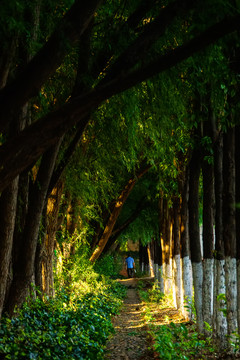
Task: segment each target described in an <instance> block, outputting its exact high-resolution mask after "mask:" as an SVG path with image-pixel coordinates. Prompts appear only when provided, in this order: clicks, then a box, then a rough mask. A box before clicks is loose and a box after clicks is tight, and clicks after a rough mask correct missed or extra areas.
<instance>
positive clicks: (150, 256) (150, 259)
mask: <svg viewBox="0 0 240 360" xmlns="http://www.w3.org/2000/svg"><path fill="white" fill-rule="evenodd" d="M147 253H148V263H149V275H150V276H151V277H154V276H155V274H154V262H153V258H154V257H153V249H152V243H149V244H148V245H147Z"/></svg>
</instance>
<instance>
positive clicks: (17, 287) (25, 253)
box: [5, 141, 60, 316]
mask: <svg viewBox="0 0 240 360" xmlns="http://www.w3.org/2000/svg"><path fill="white" fill-rule="evenodd" d="M59 146H60V141H59V143H58V146H55V147H54V148H53V149H50V150H49V151H48V152H47V153H46V154H45V155H44V156H43V158H42V161H41V165H40V168H39V171H38V175H37V178H36V181H35V184H34V188H33V191H32V192H31V194H30V198H29V207H28V215H27V218H26V223H25V228H24V231H23V234H22V244H21V248H20V252H19V254H18V256H17V258H16V259H15V262H14V264H13V281H12V284H11V287H10V291H9V296H8V298H7V302H6V305H5V308H6V312H7V313H8V314H9V315H10V316H12V315H13V312H14V308H15V307H20V306H21V305H22V303H23V302H24V300H25V298H26V296H27V293H28V289H29V286H30V284H31V281H32V279H33V275H34V262H35V254H36V247H37V240H38V235H39V227H40V222H41V216H42V211H43V207H44V204H45V201H46V194H47V190H48V186H49V182H50V179H51V175H52V172H53V167H54V165H55V161H56V156H57V153H58V149H59Z"/></svg>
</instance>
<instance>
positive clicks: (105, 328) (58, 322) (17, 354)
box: [0, 286, 121, 360]
mask: <svg viewBox="0 0 240 360" xmlns="http://www.w3.org/2000/svg"><path fill="white" fill-rule="evenodd" d="M104 290H105V291H103V292H102V293H100V292H99V293H98V294H95V293H88V294H87V295H85V296H83V297H81V298H79V299H78V300H76V298H75V301H72V297H71V296H70V297H69V296H68V295H66V294H65V293H62V294H61V296H59V297H58V298H56V299H48V300H47V301H46V300H45V301H43V300H41V299H40V298H38V299H36V300H35V301H32V302H30V303H25V304H24V306H23V308H22V310H21V311H20V312H19V314H18V316H16V317H14V318H12V319H9V318H7V317H4V318H3V319H2V321H1V325H0V354H4V355H5V359H12V360H23V359H32V360H33V359H38V360H44V359H51V360H59V359H64V360H70V359H71V360H72V359H85V360H86V359H89V360H91V359H92V360H95V359H103V354H104V345H105V343H106V341H107V338H108V337H109V335H110V333H112V332H113V326H112V323H111V315H113V314H115V313H116V312H117V311H118V309H119V306H120V305H121V300H120V299H119V298H117V297H116V293H117V294H119V293H120V292H118V291H117V290H116V289H114V290H113V291H114V294H115V295H114V296H113V293H111V287H110V286H109V287H107V286H106V289H105V288H104Z"/></svg>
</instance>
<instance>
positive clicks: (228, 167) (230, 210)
mask: <svg viewBox="0 0 240 360" xmlns="http://www.w3.org/2000/svg"><path fill="white" fill-rule="evenodd" d="M234 140H235V139H234V128H229V129H228V131H227V133H226V134H224V138H223V241H224V250H225V283H226V299H227V324H228V335H230V334H232V333H233V332H235V331H236V329H237V264H236V222H235V159H234V153H235V141H234Z"/></svg>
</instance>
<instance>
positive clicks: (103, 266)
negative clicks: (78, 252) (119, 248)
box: [94, 254, 122, 279]
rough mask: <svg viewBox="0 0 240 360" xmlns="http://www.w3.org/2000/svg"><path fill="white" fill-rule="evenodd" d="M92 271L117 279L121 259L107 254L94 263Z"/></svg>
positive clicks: (120, 267)
mask: <svg viewBox="0 0 240 360" xmlns="http://www.w3.org/2000/svg"><path fill="white" fill-rule="evenodd" d="M94 269H95V271H96V272H97V273H98V274H101V275H104V276H108V277H110V278H112V279H117V278H119V273H120V271H121V269H122V262H121V258H120V256H119V255H118V256H116V257H114V256H113V255H110V254H107V255H105V256H103V257H101V258H100V259H99V260H98V261H96V263H95V264H94Z"/></svg>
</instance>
